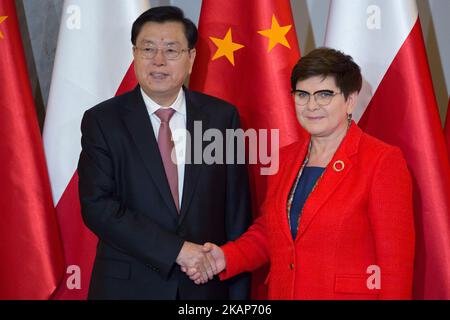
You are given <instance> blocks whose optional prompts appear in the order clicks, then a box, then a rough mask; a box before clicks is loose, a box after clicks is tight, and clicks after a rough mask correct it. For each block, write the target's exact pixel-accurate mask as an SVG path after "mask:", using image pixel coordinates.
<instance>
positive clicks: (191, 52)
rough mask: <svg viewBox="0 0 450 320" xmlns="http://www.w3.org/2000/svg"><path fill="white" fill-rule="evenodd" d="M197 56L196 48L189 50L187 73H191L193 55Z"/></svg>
mask: <svg viewBox="0 0 450 320" xmlns="http://www.w3.org/2000/svg"><path fill="white" fill-rule="evenodd" d="M196 56H197V50H195V49H192V50H190V51H189V61H190V62H189V63H190V68H189V74H191V73H192V68H193V67H194V62H195V57H196Z"/></svg>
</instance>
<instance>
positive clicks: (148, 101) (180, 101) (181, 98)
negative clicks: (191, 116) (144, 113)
mask: <svg viewBox="0 0 450 320" xmlns="http://www.w3.org/2000/svg"><path fill="white" fill-rule="evenodd" d="M141 94H142V98H143V99H144V103H145V106H146V107H147V110H148V112H149V113H150V114H153V113H155V112H156V111H157V110H158V109H160V108H164V107H163V106H161V105H159V104H158V103H156V102H155V101H154V100H153V99H152V98H150V97H149V96H148V95H147V94H146V93H145V92H144V90H142V88H141ZM168 108H172V109H174V110H175V111H176V112H179V113H181V114H182V115H184V116H185V115H186V98H185V94H184V90H183V88H181V89H180V92H179V93H178V96H177V98H176V99H175V101H174V103H172V105H170V106H169V107H168Z"/></svg>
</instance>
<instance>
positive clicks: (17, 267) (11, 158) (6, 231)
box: [0, 0, 64, 299]
mask: <svg viewBox="0 0 450 320" xmlns="http://www.w3.org/2000/svg"><path fill="white" fill-rule="evenodd" d="M0 52H1V55H0V70H1V72H0V113H1V117H0V122H1V123H0V181H1V186H2V188H1V192H0V208H1V209H0V215H1V224H0V260H1V263H0V299H48V298H49V297H50V295H51V294H52V293H53V291H54V290H55V288H56V286H57V284H58V282H59V281H60V279H61V277H62V272H63V265H64V260H63V256H62V249H61V242H60V238H59V231H58V225H57V222H56V216H55V212H54V209H53V203H52V196H51V189H50V183H49V179H48V174H47V167H46V163H45V156H44V150H43V147H42V140H41V136H40V131H39V126H38V122H37V117H36V111H35V107H34V102H33V96H32V94H31V87H30V83H29V79H28V72H27V67H26V64H25V56H24V52H23V47H22V42H21V37H20V32H19V25H18V21H17V14H16V8H15V5H14V0H2V1H1V2H0Z"/></svg>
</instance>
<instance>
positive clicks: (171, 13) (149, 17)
mask: <svg viewBox="0 0 450 320" xmlns="http://www.w3.org/2000/svg"><path fill="white" fill-rule="evenodd" d="M147 22H156V23H164V22H180V23H181V24H183V26H184V33H185V35H186V39H187V41H188V46H189V49H194V47H195V45H196V43H197V39H198V31H197V27H196V26H195V24H194V23H193V22H192V21H191V20H189V19H187V18H186V17H185V16H184V12H183V11H182V10H181V9H180V8H178V7H173V6H162V7H154V8H151V9H149V10H147V11H145V12H144V13H143V14H141V15H140V16H139V18H137V19H136V21H135V22H134V23H133V28H132V29H131V43H133V45H134V46H135V45H136V39H137V37H138V35H139V33H140V32H141V29H142V26H143V25H144V24H146V23H147Z"/></svg>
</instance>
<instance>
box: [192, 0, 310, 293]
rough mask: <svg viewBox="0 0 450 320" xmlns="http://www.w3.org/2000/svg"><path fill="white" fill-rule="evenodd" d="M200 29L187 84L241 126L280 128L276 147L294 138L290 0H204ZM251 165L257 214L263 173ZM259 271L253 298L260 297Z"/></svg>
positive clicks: (293, 39) (297, 134)
mask: <svg viewBox="0 0 450 320" xmlns="http://www.w3.org/2000/svg"><path fill="white" fill-rule="evenodd" d="M199 34H200V35H199V43H198V46H197V58H196V63H195V65H194V70H193V72H192V76H191V79H190V87H191V88H192V89H193V90H197V91H201V92H204V93H207V94H210V95H213V96H216V97H219V98H222V99H224V100H226V101H228V102H230V103H232V104H234V105H235V106H237V108H238V110H239V113H240V117H241V122H242V126H243V128H244V129H250V128H252V129H257V130H258V129H279V130H280V143H279V146H280V147H283V146H285V145H287V144H290V143H292V142H294V141H295V140H297V139H299V138H300V136H301V132H302V131H301V129H300V126H299V125H298V122H297V118H296V115H295V109H294V106H293V101H292V98H291V96H290V80H289V79H290V74H291V70H292V68H293V66H294V65H295V63H296V62H297V61H298V59H299V58H300V52H299V49H298V42H297V36H296V32H295V26H294V22H293V18H292V13H291V6H290V2H289V0H283V1H273V0H247V1H241V0H228V1H216V0H204V1H203V3H202V9H201V15H200V23H199ZM269 136H270V133H269ZM263 139H264V138H263ZM270 142H271V143H276V141H270V140H269V143H270ZM259 147H261V146H259ZM250 169H251V170H250V173H251V175H250V183H251V188H252V197H253V205H254V213H255V214H257V213H258V208H259V206H260V205H261V203H262V201H263V200H264V196H265V191H266V178H267V176H262V175H261V174H260V173H261V171H260V166H259V165H254V166H252V167H251V168H250ZM260 277H262V275H261V274H260V275H258V276H256V277H254V280H255V278H257V279H258V280H257V281H253V282H254V283H255V282H256V286H254V289H255V290H256V291H254V294H253V296H254V297H256V298H263V297H264V288H263V286H261V283H260V281H259V280H260Z"/></svg>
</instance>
